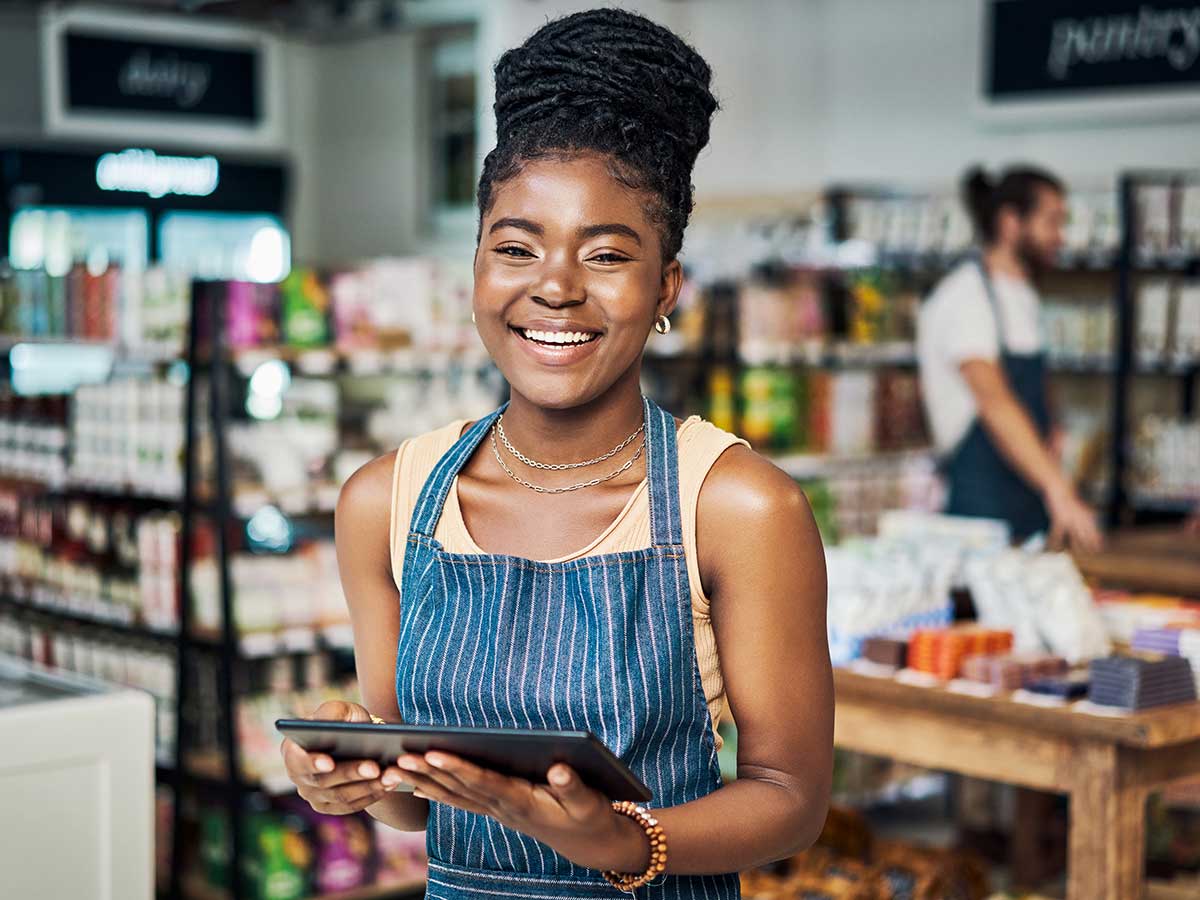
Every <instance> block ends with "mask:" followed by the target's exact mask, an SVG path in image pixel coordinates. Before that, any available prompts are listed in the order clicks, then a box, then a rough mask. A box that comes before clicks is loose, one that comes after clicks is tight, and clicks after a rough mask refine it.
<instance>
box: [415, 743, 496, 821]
mask: <svg viewBox="0 0 1200 900" xmlns="http://www.w3.org/2000/svg"><path fill="white" fill-rule="evenodd" d="M398 764H399V766H400V768H401V769H403V770H404V771H405V773H406V774H412V775H415V776H418V777H420V779H421V781H420V782H419V783H418V782H417V781H416V780H415V779H414V781H413V783H414V785H416V788H417V790H422V786H423V785H424V786H428V785H438V786H440V787H441V788H442V789H444V790H447V791H449V792H450V793H452V794H456V795H458V796H460V797H462V798H463V799H464V800H465V801H467V802H468V803H471V804H472V805H473V806H477V807H480V808H484V809H491V808H492V807H493V806H494V803H495V798H494V797H492V796H490V795H489V794H487V793H486V792H484V791H480V790H476V789H474V788H472V787H471V786H470V785H467V784H465V783H463V782H462V781H461V780H460V779H459V778H457V777H456V776H455V774H454V773H453V772H451V771H449V770H448V769H445V768H439V767H437V766H434V765H432V764H431V763H430V762H429V760H428V757H422V756H416V755H414V754H406V755H405V756H402V757H400V759H399V761H398Z"/></svg>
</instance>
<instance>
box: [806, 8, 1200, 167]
mask: <svg viewBox="0 0 1200 900" xmlns="http://www.w3.org/2000/svg"><path fill="white" fill-rule="evenodd" d="M824 6H825V7H826V23H825V25H826V31H825V43H826V50H825V64H826V78H827V84H828V94H827V96H826V98H825V106H826V113H825V117H826V121H827V122H828V132H827V134H826V136H825V142H826V143H825V156H824V159H825V164H824V166H823V174H824V177H825V178H826V179H827V180H830V179H873V180H884V181H911V182H943V183H945V182H949V181H950V180H952V179H954V178H955V177H956V176H957V174H958V173H959V172H960V171H961V170H962V168H963V167H964V165H965V164H966V163H968V162H970V161H973V160H982V161H985V162H990V163H1004V162H1008V161H1012V160H1016V159H1020V160H1027V161H1032V162H1036V163H1040V164H1042V165H1045V166H1048V167H1049V168H1051V169H1053V170H1056V171H1059V172H1061V173H1062V174H1063V175H1064V176H1066V178H1067V179H1068V181H1073V182H1078V181H1082V180H1088V181H1093V180H1096V179H1111V178H1112V176H1113V175H1114V174H1115V173H1116V172H1117V171H1119V170H1120V169H1122V168H1128V167H1147V166H1179V167H1196V166H1200V121H1197V119H1196V118H1195V117H1192V118H1191V119H1190V120H1188V119H1181V118H1174V119H1165V120H1159V121H1150V122H1147V121H1130V120H1129V119H1127V118H1117V117H1109V118H1107V119H1098V120H1096V121H1094V122H1092V123H1090V124H1087V125H1068V124H1062V123H1059V122H1051V121H1042V122H1033V123H1030V124H1025V125H1022V126H1020V127H1015V126H1011V125H1008V126H999V125H996V124H993V123H992V122H989V121H987V120H986V119H982V118H980V116H979V115H978V114H977V113H976V111H975V109H974V104H973V96H974V92H975V90H976V75H977V67H978V65H979V60H978V48H977V43H978V30H977V29H978V18H977V16H978V7H977V3H976V2H975V0H904V2H900V3H897V2H891V0H824Z"/></svg>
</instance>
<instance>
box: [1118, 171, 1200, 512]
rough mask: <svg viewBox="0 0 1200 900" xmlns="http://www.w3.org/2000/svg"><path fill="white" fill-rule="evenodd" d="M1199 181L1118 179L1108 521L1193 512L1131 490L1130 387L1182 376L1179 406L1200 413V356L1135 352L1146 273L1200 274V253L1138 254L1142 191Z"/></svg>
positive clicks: (1161, 175)
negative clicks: (1149, 356)
mask: <svg viewBox="0 0 1200 900" xmlns="http://www.w3.org/2000/svg"><path fill="white" fill-rule="evenodd" d="M1198 180H1200V170H1136V171H1127V172H1123V173H1122V174H1121V175H1120V176H1119V178H1118V182H1117V195H1118V200H1119V204H1120V210H1119V212H1120V222H1121V244H1120V247H1119V248H1118V253H1117V290H1116V293H1115V295H1114V298H1113V302H1114V304H1115V315H1116V322H1117V335H1116V337H1117V346H1116V348H1115V362H1116V369H1115V372H1114V374H1113V404H1112V417H1111V420H1110V426H1109V435H1110V442H1109V448H1108V453H1109V460H1110V466H1111V473H1112V475H1111V478H1112V483H1111V484H1110V486H1109V497H1108V504H1107V509H1106V522H1107V524H1108V526H1109V527H1110V528H1111V527H1116V526H1118V525H1122V524H1131V523H1137V522H1138V521H1139V519H1140V518H1142V517H1144V516H1145V515H1147V514H1149V515H1151V516H1161V515H1168V516H1183V515H1186V513H1187V512H1188V507H1189V505H1190V504H1188V503H1187V502H1186V501H1185V500H1178V501H1176V500H1151V501H1148V502H1147V501H1145V500H1143V499H1142V498H1139V497H1138V496H1137V495H1136V494H1135V493H1134V492H1133V491H1131V490H1130V486H1129V476H1130V470H1131V456H1132V448H1131V446H1130V445H1131V441H1132V436H1131V434H1130V430H1129V425H1130V419H1131V409H1130V396H1129V394H1130V390H1131V387H1132V384H1133V381H1134V379H1135V378H1136V377H1137V376H1139V375H1140V376H1146V375H1151V376H1170V377H1176V378H1178V379H1180V396H1179V411H1180V415H1182V416H1183V417H1185V418H1191V417H1194V416H1195V414H1196V381H1197V380H1200V361H1193V362H1192V363H1190V364H1188V365H1184V366H1178V365H1174V364H1170V363H1160V364H1156V365H1152V366H1146V365H1139V363H1138V361H1137V359H1136V357H1135V354H1134V340H1135V337H1136V334H1137V312H1138V310H1137V287H1138V281H1139V279H1140V278H1142V277H1146V276H1152V277H1165V278H1196V277H1200V257H1196V256H1189V255H1187V254H1166V255H1163V256H1159V257H1155V258H1153V259H1147V258H1145V257H1144V256H1143V255H1142V254H1140V253H1139V251H1138V248H1137V244H1136V238H1137V231H1138V228H1137V225H1138V209H1137V192H1138V189H1139V188H1140V187H1142V186H1143V185H1150V184H1157V185H1163V184H1166V185H1179V184H1181V183H1185V182H1195V181H1198Z"/></svg>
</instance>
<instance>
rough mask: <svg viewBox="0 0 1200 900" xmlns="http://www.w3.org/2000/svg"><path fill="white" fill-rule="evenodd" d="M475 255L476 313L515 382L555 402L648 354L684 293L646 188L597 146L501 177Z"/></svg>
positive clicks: (580, 399) (575, 401)
mask: <svg viewBox="0 0 1200 900" xmlns="http://www.w3.org/2000/svg"><path fill="white" fill-rule="evenodd" d="M493 196H494V201H493V203H492V208H491V210H489V211H488V213H487V215H486V216H485V217H484V219H483V223H482V227H481V229H480V238H479V248H478V249H477V251H476V253H475V299H474V306H475V320H476V327H477V328H478V329H479V334H480V337H482V339H483V343H484V346H486V347H487V349H488V352H489V353H490V354H491V356H492V359H493V360H495V362H496V365H497V366H498V367H499V369H500V371H501V373H503V375H504V377H505V378H507V379H508V382H509V384H510V385H511V386H512V389H513V390H514V391H515V392H516V393H518V394H520V395H521V396H522V397H524V398H526V399H527V400H529V401H530V402H532V403H533V404H535V405H537V406H540V407H543V408H547V409H569V408H571V407H575V406H580V405H582V404H585V403H588V402H589V401H591V400H594V399H595V398H596V397H599V396H600V395H602V394H603V393H604V392H605V391H606V390H608V389H609V388H610V387H612V386H613V384H614V383H615V382H616V381H617V380H618V379H619V378H621V376H623V375H625V374H626V373H628V372H630V370H631V369H634V367H635V366H636V365H637V363H638V361H639V360H640V359H641V353H642V350H643V348H644V347H645V344H646V337H647V335H648V334H649V332H650V329H651V328H652V327H653V325H654V320H655V318H656V317H657V316H658V315H659V314H669V313H670V311H671V309H673V308H674V305H675V299H676V296H677V295H678V293H679V284H680V278H681V274H680V267H679V263H678V262H676V261H672V262H670V263H669V264H667V265H666V266H664V265H663V261H662V255H661V250H660V245H659V234H658V231H657V229H656V227H655V226H654V224H653V223H652V222H651V221H650V220H649V219H648V218H647V216H646V213H645V211H644V205H645V203H646V197H645V196H644V195H643V194H642V193H640V192H638V191H634V190H631V189H630V188H628V187H626V186H625V185H623V184H621V183H620V182H619V181H617V180H616V179H614V178H613V177H612V176H611V175H610V174H609V172H608V168H607V166H606V164H605V161H604V160H603V159H601V158H599V157H596V156H581V157H577V158H573V159H570V160H565V161H560V160H539V161H535V162H530V163H528V164H526V165H525V167H524V169H523V170H522V171H521V173H520V174H519V175H517V176H515V177H514V178H511V179H509V180H508V181H506V182H504V183H502V184H501V185H499V186H497V189H496V191H495V193H494V195H493Z"/></svg>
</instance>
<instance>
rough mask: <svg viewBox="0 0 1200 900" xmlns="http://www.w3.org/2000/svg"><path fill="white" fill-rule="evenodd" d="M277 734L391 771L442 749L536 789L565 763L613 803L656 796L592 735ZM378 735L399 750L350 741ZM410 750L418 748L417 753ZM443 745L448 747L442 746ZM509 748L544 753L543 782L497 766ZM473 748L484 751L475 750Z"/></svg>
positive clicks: (340, 725)
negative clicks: (382, 751) (375, 750)
mask: <svg viewBox="0 0 1200 900" xmlns="http://www.w3.org/2000/svg"><path fill="white" fill-rule="evenodd" d="M275 728H276V729H277V730H278V731H279V732H280V733H281V734H283V735H285V736H286V737H290V738H291V739H292V740H294V741H296V743H297V744H299V745H300V746H301V747H303V748H304V749H305V750H308V751H309V752H310V753H327V754H329V755H330V756H332V757H333V758H334V759H337V760H341V761H345V760H354V759H373V760H374V761H376V762H379V763H382V764H384V765H388V764H391V763H394V761H395V759H396V757H398V756H400V755H401V754H403V753H425V752H428V751H430V750H435V749H440V750H442V751H443V752H445V753H449V754H451V755H454V756H460V757H462V758H463V759H466V760H469V761H471V762H474V763H476V764H477V765H482V766H484V767H486V768H492V769H495V770H496V771H501V772H508V773H510V774H514V775H516V776H518V777H521V778H526V779H527V780H529V781H533V782H534V783H540V784H544V783H545V772H546V770H548V769H549V767H550V765H552V764H553V763H555V762H562V763H565V764H567V765H569V766H571V767H572V768H573V769H575V771H576V772H578V773H579V776H580V777H581V778H583V779H584V782H585V783H586V784H587V785H588V786H589V787H593V788H595V789H596V790H599V791H600V792H601V793H603V794H604V795H605V796H607V797H608V798H609V799H610V800H635V801H637V802H639V803H645V802H648V801H650V800H651V799H653V793H652V792H651V791H650V789H649V788H648V787H646V785H645V784H643V783H642V781H641V780H640V779H639V778H638V777H637V776H636V775H634V774H633V773H632V772H631V771H630V770H629V767H628V766H626V765H625V763H623V762H622V761H621V760H620V758H619V757H617V755H616V754H614V753H613V752H612V751H611V750H609V749H608V747H606V746H605V745H604V743H603V742H602V741H600V739H599V738H597V737H596V736H595V735H594V734H592V733H591V732H589V731H554V730H543V729H525V728H473V727H458V726H445V727H441V726H424V725H397V724H391V723H388V724H384V725H376V724H375V723H373V722H343V721H329V720H324V719H279V720H277V721H276V722H275ZM366 735H372V736H376V737H380V738H389V737H392V738H395V739H396V740H397V744H396V746H395V747H394V748H393V750H394V752H393V751H392V750H390V751H389V753H388V754H387V755H381V756H371V755H366V756H364V755H363V754H362V753H361V752H360V750H359V749H358V748H355V747H354V746H352V745H351V744H350V743H349V741H348V740H346V739H347V738H350V737H352V736H360V737H361V736H366ZM406 741H407V742H408V745H409V746H411V745H412V744H416V746H415V747H413V748H412V749H408V748H407V747H406V744H405V743H404V742H406ZM439 741H440V742H441V743H442V744H443V746H441V747H439V746H437V745H438V743H439ZM505 743H507V744H510V745H513V744H525V745H530V744H532V745H534V747H536V748H537V749H539V750H540V752H541V754H542V759H543V761H544V762H545V765H544V767H543V766H540V765H539V766H538V767H537V768H538V770H539V771H540V773H541V774H540V777H531V776H534V775H535V773H534V770H533V767H531V766H524V767H523V766H520V765H518V764H512V765H507V766H505V765H503V764H502V763H499V762H496V761H494V762H492V763H488V762H487V761H486V760H488V759H489V758H491V759H493V760H495V755H496V749H497V745H500V747H503V745H504V744H505ZM472 745H474V747H477V748H478V749H477V750H476V749H472Z"/></svg>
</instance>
